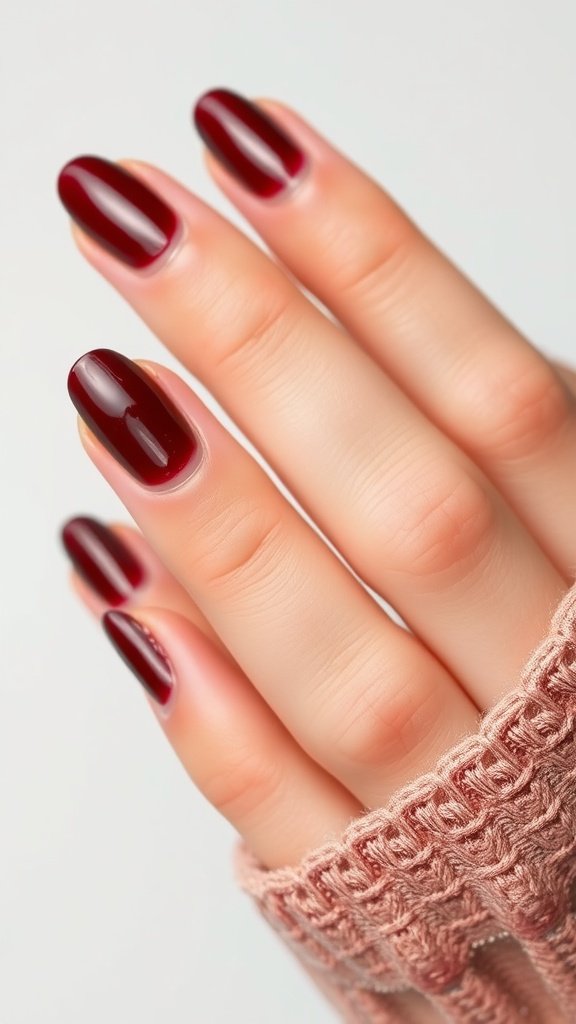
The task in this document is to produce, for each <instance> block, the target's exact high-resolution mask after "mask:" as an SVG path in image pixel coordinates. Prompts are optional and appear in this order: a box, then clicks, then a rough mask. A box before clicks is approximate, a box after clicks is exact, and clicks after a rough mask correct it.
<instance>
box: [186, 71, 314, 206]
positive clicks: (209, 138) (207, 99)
mask: <svg viewBox="0 0 576 1024" xmlns="http://www.w3.org/2000/svg"><path fill="white" fill-rule="evenodd" d="M194 123H195V125H196V128H197V129H198V132H199V133H200V135H201V137H202V139H203V140H204V142H205V143H206V145H207V146H208V149H210V150H211V152H212V153H214V155H215V156H216V157H217V158H218V159H219V160H220V161H221V163H223V164H224V166H225V167H227V168H228V170H229V171H230V172H231V173H232V174H234V175H235V177H236V178H238V179H239V180H240V181H241V182H242V184H243V185H246V186H247V187H248V188H249V189H250V190H251V191H252V192H255V193H256V194H257V195H259V196H261V197H262V198H270V197H271V196H275V195H277V194H278V193H279V192H281V191H282V190H283V189H285V188H286V186H287V185H289V184H290V182H291V181H292V179H293V178H294V177H296V175H297V174H298V173H299V172H300V171H301V170H302V168H303V167H304V164H305V162H306V158H305V156H304V153H303V152H302V150H300V149H299V148H298V146H297V145H296V143H295V142H293V141H292V139H291V138H290V137H289V136H288V135H287V134H286V132H285V131H284V130H283V129H282V128H280V126H279V125H278V124H276V122H275V121H273V120H272V118H271V117H270V116H269V114H266V113H264V111H263V110H260V109H259V108H258V107H257V106H256V105H255V104H254V103H250V102H249V101H248V100H245V99H243V98H242V96H239V95H238V94H237V93H235V92H231V91H230V90H229V89H210V91H209V92H205V93H204V94H203V95H202V96H200V99H199V100H198V101H197V103H196V106H195V107H194Z"/></svg>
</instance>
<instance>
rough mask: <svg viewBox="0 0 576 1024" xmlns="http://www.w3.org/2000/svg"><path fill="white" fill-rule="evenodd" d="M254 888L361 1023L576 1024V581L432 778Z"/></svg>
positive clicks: (336, 999) (245, 856) (262, 871)
mask: <svg viewBox="0 0 576 1024" xmlns="http://www.w3.org/2000/svg"><path fill="white" fill-rule="evenodd" d="M234 852H235V859H234V870H235V875H236V878H237V880H238V882H239V884H240V885H241V886H242V888H243V889H245V891H246V892H247V893H249V894H251V896H252V897H253V898H254V900H255V901H256V904H257V906H258V907H259V908H260V910H261V912H262V913H263V915H264V916H265V918H266V919H267V920H268V921H269V922H270V924H271V925H272V927H273V928H275V929H276V930H277V931H278V932H279V934H280V935H281V936H282V937H283V939H284V940H286V942H287V943H288V944H289V946H290V948H291V949H292V950H293V951H294V953H295V954H296V955H297V956H298V958H299V959H300V961H301V963H302V964H303V966H304V967H305V969H306V970H307V972H308V973H309V974H310V976H311V977H312V978H313V979H314V980H315V981H316V982H317V984H319V985H320V987H321V988H322V989H323V990H324V992H325V993H326V995H327V996H328V997H329V998H330V999H331V1000H332V1002H333V1003H334V1004H335V1006H337V1007H338V1009H339V1011H340V1014H341V1017H342V1019H344V1020H346V1021H349V1022H350V1024H436V1022H445V1021H450V1022H454V1024H575V1022H576V900H575V899H574V893H575V892H576V885H575V883H576V582H574V583H573V584H572V586H571V588H570V590H569V591H568V593H567V594H566V595H565V597H564V598H563V599H562V601H561V602H560V604H559V605H558V607H557V608H556V610H555V611H554V613H553V616H552V620H551V624H550V628H549V632H548V635H547V636H546V638H545V640H544V641H543V642H542V643H541V644H540V645H539V646H538V647H537V648H536V649H535V650H534V651H533V653H532V654H531V656H530V658H529V660H528V661H527V663H526V665H525V666H524V669H523V671H522V676H521V680H520V683H519V684H518V685H517V686H516V688H515V689H513V690H512V691H511V692H510V693H508V694H507V695H506V696H504V697H503V698H501V699H500V700H499V702H498V703H497V704H496V705H494V706H493V707H492V708H491V709H490V711H489V712H487V713H486V714H485V715H484V716H483V718H482V721H481V724H480V728H479V731H478V733H477V734H475V735H471V736H469V737H467V738H466V739H465V740H463V741H462V742H460V743H459V744H458V745H457V746H455V747H453V748H452V749H451V750H450V751H449V752H448V753H447V754H445V755H444V756H443V757H442V758H441V759H440V760H439V761H438V762H437V764H436V765H435V767H434V770H433V771H431V772H429V773H428V774H426V775H421V776H420V777H419V778H418V779H416V780H415V781H414V782H412V783H410V784H409V785H406V786H404V787H403V788H402V789H401V790H399V791H398V792H397V793H395V794H394V796H393V797H392V798H391V799H390V800H389V801H388V803H387V804H386V806H384V807H382V808H378V809H376V810H371V811H366V812H365V813H363V814H362V815H361V816H359V817H358V818H357V819H356V820H354V821H352V822H351V823H350V824H349V825H348V827H347V828H346V829H345V831H344V833H343V834H342V835H341V836H339V837H337V838H335V839H333V840H330V841H328V842H326V843H325V844H324V845H322V846H320V847H318V848H316V849H314V850H311V851H309V852H308V853H307V854H306V855H305V856H304V857H303V858H302V860H301V862H300V863H299V864H298V865H297V866H296V867H294V868H292V867H289V868H276V869H273V870H267V869H266V868H265V866H264V865H262V864H261V863H259V861H258V860H257V858H256V857H255V856H253V854H252V853H251V851H250V850H249V849H248V848H247V846H246V845H245V843H244V842H243V841H238V843H237V846H236V848H235V851H234Z"/></svg>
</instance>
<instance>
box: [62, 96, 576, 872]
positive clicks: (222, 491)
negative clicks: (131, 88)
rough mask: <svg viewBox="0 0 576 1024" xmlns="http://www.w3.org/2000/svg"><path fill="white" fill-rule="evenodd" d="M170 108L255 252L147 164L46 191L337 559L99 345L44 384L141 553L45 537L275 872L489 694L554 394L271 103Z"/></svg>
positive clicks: (204, 424) (554, 525)
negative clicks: (64, 551)
mask: <svg viewBox="0 0 576 1024" xmlns="http://www.w3.org/2000/svg"><path fill="white" fill-rule="evenodd" d="M195 114H196V123H197V126H198V127H199V129H200V132H201V135H202V136H203V138H204V139H205V141H206V142H207V143H208V146H209V147H210V149H211V150H212V152H209V151H208V152H207V154H206V156H207V166H208V170H209V172H210V174H211V175H212V177H213V178H214V180H215V181H216V183H217V184H218V185H219V187H220V188H221V189H222V190H223V192H224V193H225V194H226V196H227V197H228V198H229V199H230V200H231V201H232V203H233V204H234V205H235V206H236V207H237V209H238V210H239V211H240V212H241V213H242V214H243V215H244V216H245V217H246V218H247V220H248V221H249V222H250V224H251V225H252V226H253V227H254V228H255V230H256V231H257V232H258V233H259V235H260V236H261V238H262V239H263V240H264V242H265V243H266V244H267V246H268V247H269V248H270V250H271V252H272V254H273V256H272V258H271V257H270V256H268V255H267V254H266V253H264V252H263V251H262V250H261V249H260V248H259V247H257V246H256V245H254V244H253V243H252V242H251V241H250V240H249V239H248V238H247V237H246V236H245V235H244V234H243V233H242V232H241V231H239V230H237V229H236V228H235V227H233V226H232V225H231V224H230V223H229V222H228V221H227V220H226V219H225V218H223V217H221V216H220V215H218V214H217V213H216V212H215V211H214V210H212V209H211V208H210V207H209V206H207V205H206V204H205V203H204V202H202V200H200V199H199V198H198V197H197V196H195V195H192V194H191V193H190V192H188V191H187V190H186V189H185V188H184V187H183V186H182V185H179V184H178V183H177V182H175V181H174V180H173V179H171V178H169V177H168V176H167V175H166V174H164V173H162V172H161V171H160V170H158V169H156V168H154V167H151V166H149V165H146V164H142V163H136V162H133V161H125V162H123V164H122V165H121V166H119V165H112V164H108V163H107V162H104V161H100V160H99V159H96V158H80V159H78V160H76V161H72V162H71V163H70V164H68V165H67V166H66V167H65V168H64V170H63V172H62V174H61V177H60V194H61V197H62V199H63V201H64V203H65V205H66V206H67V208H68V210H69V212H70V213H71V214H72V216H73V217H74V219H75V220H76V221H77V226H76V227H75V228H74V237H75V240H76V243H77V245H78V247H79V249H80V251H81V252H82V253H83V255H84V256H85V257H86V259H87V260H88V261H89V262H90V263H91V264H92V265H93V266H94V267H95V268H96V269H97V270H98V271H100V273H101V274H103V276H104V277H106V278H107V279H108V280H109V281H110V283H111V284H112V285H113V286H114V287H115V288H116V289H117V290H118V291H119V292H120V293H121V294H122V295H124V297H125V298H126V299H127V301H128V302H129V303H130V304H131V305H132V306H133V308H134V309H135V310H136V312H137V313H138V314H139V315H140V316H141V317H142V319H143V320H144V322H145V323H146V324H147V325H148V326H149V327H150V328H151V329H152V330H153V331H154V333H155V334H156V335H157V337H158V339H159V340H160V341H161V342H162V343H163V344H165V345H166V346H167V347H168V349H169V350H170V351H171V352H172V353H174V354H175V355H176V356H177V357H178V358H179V360H180V361H181V362H182V364H183V365H184V366H185V367H186V368H187V369H189V370H190V371H191V372H192V373H193V374H194V375H195V376H196V377H197V378H198V379H199V380H200V381H201V382H202V383H203V384H204V385H205V386H206V387H207V388H208V389H209V391H210V392H211V393H212V395H213V396H214V397H215V399H217V401H218V402H219V403H221V405H222V407H223V408H224V410H225V411H226V413H228V414H229V415H230V417H231V418H232V419H233V420H234V421H235V422H236V423H237V424H238V426H239V427H240V428H241V430H242V431H243V432H244V433H245V435H246V437H247V438H248V439H249V440H250V441H251V442H252V443H253V444H254V446H255V448H256V449H257V451H259V452H260V453H261V455H262V456H263V457H264V459H266V460H267V462H268V463H269V465H270V467H271V468H272V470H273V471H274V472H275V473H276V474H277V475H278V477H279V480H280V481H282V482H283V483H284V484H285V485H286V487H287V488H288V489H289V491H290V492H291V493H292V494H293V495H294V497H295V498H296V499H297V501H298V502H299V503H300V504H301V506H302V508H303V510H304V511H305V513H306V514H307V515H308V516H310V518H311V520H312V521H313V522H314V523H315V524H316V525H317V526H318V527H319V528H320V530H322V531H323V533H324V534H325V536H326V537H327V538H328V539H329V541H330V542H331V544H332V545H334V548H335V551H333V550H331V549H330V547H329V546H327V545H326V543H325V542H324V541H323V539H322V538H321V537H320V536H319V535H318V532H317V531H316V530H315V529H314V528H313V526H312V525H311V524H310V523H309V522H308V521H306V519H304V518H303V517H302V516H301V515H300V514H299V513H298V511H297V510H296V509H295V508H294V506H293V505H292V504H291V503H290V502H289V501H288V500H287V499H286V497H285V496H284V494H283V493H282V491H281V489H279V488H278V487H277V486H276V485H275V483H274V482H273V481H272V479H271V478H270V476H269V475H268V474H267V473H266V472H265V471H264V469H263V468H262V466H261V465H260V463H259V461H257V460H255V459H254V458H253V457H252V456H251V455H250V454H249V453H248V451H247V450H246V449H245V448H244V447H243V446H241V445H240V444H239V443H238V442H237V441H236V440H235V439H234V438H233V436H232V435H231V434H230V433H229V432H228V431H227V430H226V429H225V428H224V426H223V425H221V423H220V422H219V420H218V419H216V417H215V416H214V415H212V413H211V412H210V411H209V410H208V409H207V408H206V406H205V405H204V404H203V403H202V402H201V401H200V399H199V398H198V397H197V396H196V395H195V394H194V392H193V391H192V390H190V388H189V387H188V386H187V385H186V384H185V383H183V381H182V380H180V379H179V377H177V376H176V375H175V374H174V373H171V372H169V371H168V370H167V369H165V368H163V367H162V366H160V365H157V364H151V363H149V362H141V363H138V364H134V363H131V362H130V361H129V360H127V359H126V358H125V357H123V356H120V355H119V354H116V353H111V352H110V351H109V350H98V351H96V352H93V353H88V354H87V355H84V356H82V357H81V358H80V359H79V360H78V362H77V363H76V364H75V366H74V367H73V369H72V371H71V374H70V392H71V396H72V399H73V401H74V402H75V404H76V406H77V408H78V410H79V412H80V414H81V417H82V418H83V423H82V425H81V437H82V441H83V444H84V447H85V449H86V451H87V453H88V455H89V456H90V458H91V459H92V460H93V461H94V463H95V464H96V466H97V467H98V468H99V470H100V471H101V473H102V474H103V475H104V477H105V478H106V479H107V480H108V482H109V483H110V485H111V486H112V487H113V488H114V490H115V491H116V493H117V494H118V495H119V497H120V498H121V500H122V501H123V503H124V504H125V506H126V508H127V509H128V511H129V512H130V514H131V515H132V516H133V518H134V520H135V521H136V522H137V524H138V525H139V527H140V529H141V531H142V534H143V536H141V535H139V534H138V533H137V532H135V531H133V530H131V529H128V528H127V527H120V526H117V527H114V529H113V530H112V531H111V532H110V531H108V530H107V529H106V528H102V527H99V526H98V525H96V526H95V525H94V524H91V523H90V522H89V521H88V522H86V521H82V520H73V521H72V522H71V523H70V524H68V526H67V528H66V530H65V540H66V543H67V547H68V549H69V551H70V553H71V554H72V555H73V557H74V560H75V563H76V568H77V571H76V573H75V576H74V580H75V586H76V587H77V590H78V592H79V594H80V596H81V597H82V598H83V599H84V601H85V602H86V603H87V604H88V605H89V606H90V607H91V608H92V610H93V611H94V612H96V613H98V614H101V613H102V612H103V611H105V609H106V608H107V607H110V606H111V605H119V604H120V603H122V609H123V610H122V611H121V612H119V611H117V610H116V611H112V612H109V613H108V614H107V616H106V627H107V631H108V633H109V635H110V636H111V637H112V639H113V640H114V641H115V642H116V644H117V646H118V647H119V649H120V650H121V651H122V652H123V654H124V657H126V658H127V660H129V662H131V663H132V665H133V667H135V668H136V670H137V672H138V674H139V675H140V678H141V679H142V681H143V682H144V684H145V685H146V687H147V692H148V693H149V694H150V703H151V706H152V707H153V708H154V709H155V711H156V713H157V715H158V719H159V721H160V722H161V724H162V726H163V728H164V730H165V732H166V735H167V736H168V738H169V740H170V742H171V743H172V745H173V746H174V749H175V750H176V752H177V754H178V756H179V757H180V758H181V760H182V762H183V764H184V765H185V767H186V769H187V770H188V772H189V774H190V776H191V778H192V780H193V781H194V782H195V783H196V785H198V786H199V787H200V789H201V790H202V791H203V792H204V794H205V795H206V797H207V798H208V799H209V800H210V801H211V802H212V803H213V804H214V806H215V807H216V808H217V809H218V810H219V811H221V812H222V813H223V814H224V815H226V817H227V818H228V819H229V820H230V821H231V822H232V823H233V824H234V826H235V827H236V828H237V829H238V831H239V832H240V833H241V834H242V835H243V836H244V838H245V839H246V841H247V843H248V844H249V846H250V847H251V848H252V850H253V851H254V852H255V854H256V855H257V856H258V857H259V858H260V859H261V861H262V862H263V863H264V864H265V865H267V866H269V867H277V866H280V865H285V864H292V863H296V862H297V861H298V860H299V858H300V857H301V856H302V854H303V853H304V852H305V851H306V850H308V849H309V848H310V847H312V846H314V845H315V844H317V843H319V842H322V840H323V839H324V838H325V837H326V836H327V835H329V834H330V835H332V834H334V833H338V832H340V830H341V829H342V828H343V827H344V826H345V825H346V824H347V823H348V822H349V821H350V818H351V817H353V816H355V815H357V814H359V813H360V812H361V811H362V809H364V808H371V807H375V806H379V805H381V804H383V803H384V802H385V801H386V800H387V798H388V797H389V796H390V794H391V793H392V792H393V791H395V790H397V789H398V787H400V786H401V785H402V784H403V783H405V782H407V781H408V780H410V779H412V778H414V777H415V776H417V775H418V774H420V773H421V772H422V771H424V770H426V769H428V768H429V767H431V765H432V764H433V763H434V761H435V760H436V759H437V758H438V756H439V755H440V754H442V753H443V752H444V751H445V750H446V749H447V748H448V747H450V746H451V745H453V744H454V743H455V742H457V741H458V740H459V739H461V738H462V737H463V736H464V735H465V734H467V733H469V732H471V731H474V730H475V729H476V728H477V725H478V721H479V717H480V714H481V713H482V712H483V711H484V710H485V709H486V708H488V707H489V706H490V705H491V704H492V703H493V702H494V701H496V700H497V699H498V697H499V696H501V695H502V694H503V693H504V692H506V690H508V689H510V688H511V687H513V686H514V685H515V684H516V682H517V679H518V674H519V672H520V669H521V667H522V665H523V663H524V662H525V660H526V658H527V657H528V655H529V653H530V651H531V650H532V649H533V648H534V647H535V646H536V644H537V643H538V642H539V641H540V640H541V639H542V637H543V636H544V634H545V632H546V629H547V625H548V622H549V619H550V615H551V611H552V610H553V608H554V607H555V606H556V605H557V603H558V601H559V600H560V599H561V597H562V596H563V595H564V594H565V592H566V591H567V589H568V586H569V583H570V581H571V578H572V567H573V566H574V564H576V531H575V530H574V525H573V524H574V513H575V510H576V474H575V473H574V471H573V461H574V451H575V450H576V414H575V410H576V404H575V399H574V393H573V390H572V388H573V387H574V375H573V374H572V372H571V371H570V370H567V369H565V368H564V367H559V366H556V365H554V364H552V363H551V362H550V361H549V360H547V359H546V358H545V357H544V356H543V355H542V354H541V353H539V352H538V351H537V350H536V349H535V348H534V347H533V346H532V345H531V344H530V343H529V342H528V341H527V340H526V339H525V338H523V337H522V336H521V335H520V334H519V333H518V332H517V331H516V330H515V329H514V327H513V326H511V324H510V323H508V322H507V321H506V320H505V319H504V317H503V316H502V315H501V314H500V313H499V312H498V311H497V310H496V309H494V308H493V307H492V306H491V305H490V304H489V303H488V301H487V300H486V299H485V298H484V297H483V296H482V295H481V294H480V293H479V292H478V291H477V290H475V289H474V287H473V286H472V285H471V284H470V282H469V281H468V280H467V279H466V278H465V277H464V276H463V275H462V274H461V273H459V272H458V270H457V269H455V267H454V266H453V265H452V264H451V263H450V262H449V261H448V260H447V259H446V258H445V257H444V256H443V255H442V254H441V253H440V252H439V251H438V250H437V249H435V248H434V246H433V245H432V244H431V243H430V241H429V240H427V239H426V238H425V237H424V236H423V235H422V234H421V233H420V232H419V230H418V229H417V228H416V226H415V225H414V224H413V223H412V222H411V221H410V220H409V219H408V217H407V216H406V215H405V214H404V213H403V211H402V210H400V209H399V208H398V206H397V205H395V203H394V202H393V201H392V199H391V198H390V197H389V196H388V195H386V193H385V192H383V191H382V189H381V188H380V187H379V186H378V184H376V183H375V182H374V181H373V180H371V179H370V177H368V176H367V175H366V174H364V173H363V172H362V171H361V170H360V169H359V168H358V167H357V166H355V165H354V164H353V163H351V162H349V161H348V160H347V159H345V157H344V156H343V155H342V154H341V153H340V152H338V151H337V150H336V149H334V148H333V147H331V146H330V145H329V144H328V142H327V141H326V140H325V139H323V138H322V137H321V136H320V135H319V134H318V133H317V132H316V131H315V130H314V129H313V128H312V127H311V126H310V125H309V124H307V123H306V122H305V121H304V120H303V119H302V118H301V117H300V116H298V115H297V114H296V113H295V112H294V111H292V110H290V109H289V108H287V107H285V106H283V105H281V104H278V103H276V102H271V101H269V100H266V101H265V100H262V101H259V102H258V105H257V106H254V105H251V104H248V103H246V101H243V100H241V99H239V98H238V97H235V96H234V95H233V94H230V93H226V92H224V91H221V90H218V91H212V92H211V93H206V94H205V95H204V96H203V97H202V98H201V99H200V100H199V102H198V104H197V107H196V111H195ZM268 115H269V116H270V118H272V119H273V120H269V118H268ZM274 255H275V256H276V257H277V259H274V258H273V257H274ZM299 284H301V285H302V286H304V288H305V289H307V290H308V291H309V293H311V294H312V295H315V296H317V298H318V299H319V300H320V301H321V303H322V304H323V305H324V306H325V307H326V310H327V312H326V313H324V312H323V311H322V310H321V309H320V308H318V307H317V306H316V305H315V304H313V303H312V302H311V301H310V300H309V298H308V297H307V296H306V294H305V293H304V292H303V291H302V290H301V289H300V287H299ZM328 311H331V312H332V314H334V318H335V319H332V317H331V316H330V315H329V313H328ZM336 552H339V553H340V555H341V556H343V558H344V559H345V560H346V561H347V563H349V566H350V567H351V568H352V570H353V571H354V573H352V572H350V570H349V567H348V566H347V565H346V564H345V563H344V562H343V561H342V559H341V558H339V557H338V554H337V553H336ZM356 574H357V575H356ZM87 581H91V582H92V588H90V587H89V586H88V583H87ZM361 581H364V582H365V583H366V584H367V585H368V586H369V587H370V588H372V590H373V591H375V592H376V594H377V595H381V597H382V598H383V599H384V600H385V602H387V603H388V604H389V605H390V606H391V607H392V608H393V609H395V610H396V612H397V613H398V615H399V616H400V617H401V619H402V620H403V621H404V623H405V624H406V625H407V626H408V627H409V629H405V628H404V627H403V626H402V625H401V624H399V623H398V622H396V621H394V620H393V618H391V617H389V615H388V614H387V613H386V610H385V609H384V607H382V606H381V604H380V603H379V602H377V601H375V600H374V599H373V597H372V596H371V595H370V593H369V592H368V590H367V589H366V588H365V587H364V586H363V584H362V582H361ZM94 587H95V588H96V589H94ZM126 610H128V611H129V616H127V615H126V614H125V612H126Z"/></svg>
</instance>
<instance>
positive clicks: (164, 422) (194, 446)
mask: <svg viewBox="0 0 576 1024" xmlns="http://www.w3.org/2000/svg"><path fill="white" fill-rule="evenodd" d="M68 391H69V394H70V398H71V399H72V401H73V403H74V405H75V406H76V408H77V410H78V412H79V413H80V416H81V417H82V419H83V420H84V422H85V423H87V425H88V426H89V427H90V429H91V430H92V432H93V433H94V434H95V435H96V437H97V438H98V439H99V440H100V441H101V442H102V444H103V445H104V447H105V448H107V449H108V451H109V452H111V454H112V455H113V456H114V458H116V459H117V460H118V462H120V463H121V465H122V466H124V468H125V469H127V470H128V471H129V472H130V473H132V475H133V476H135V477H136V479H137V480H139V481H140V483H143V484H147V485H148V486H158V485H159V484H165V483H168V482H169V481H170V480H172V479H173V478H174V477H175V476H176V475H177V474H178V473H180V472H181V471H182V470H183V469H184V468H185V467H186V466H187V465H188V464H189V463H191V461H192V460H193V459H194V458H196V457H197V455H198V454H199V451H200V445H199V442H198V439H197V437H196V435H195V434H194V433H193V431H192V429H191V427H190V426H189V425H188V423H187V422H186V420H185V419H184V417H183V416H182V414H181V413H180V412H179V411H178V409H177V408H176V406H175V405H174V404H173V402H172V401H171V400H170V399H169V398H168V396H167V395H166V394H164V392H163V391H162V390H161V389H160V387H159V386H158V385H157V384H156V383H155V381H154V380H153V378H152V377H151V376H150V375H149V374H147V373H145V372H144V370H142V369H141V368H140V367H139V366H138V365H137V364H136V363H133V362H132V361H131V360H130V359H127V358H126V356H123V355H121V354H120V353H119V352H113V351H112V350H111V349H107V348H99V349H94V350H93V351H92V352H87V353H86V355H84V356H81V357H80V359H78V360H77V362H75V363H74V366H73V367H72V369H71V370H70V373H69V375H68Z"/></svg>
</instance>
